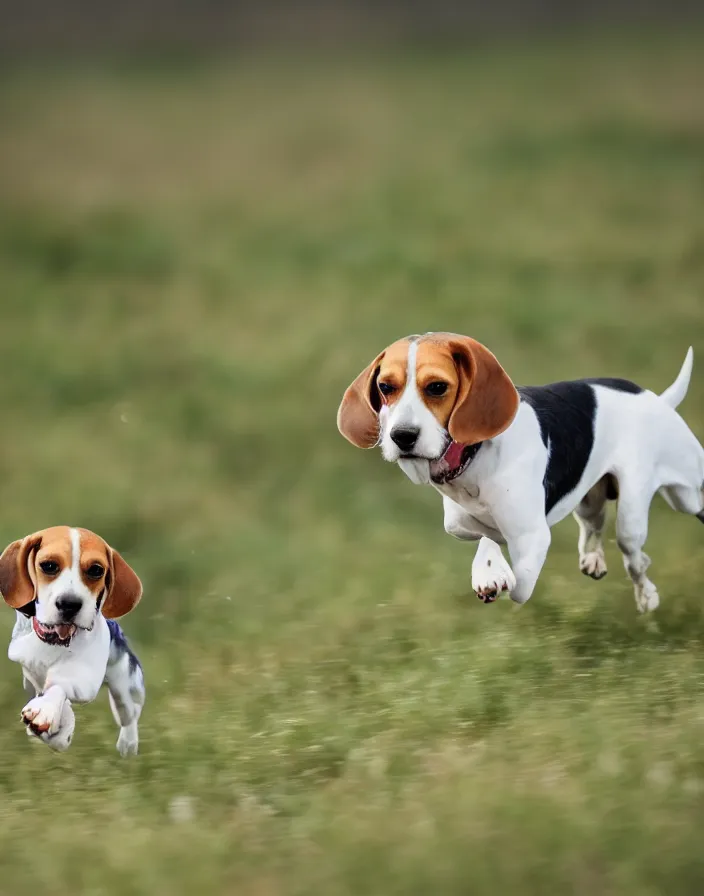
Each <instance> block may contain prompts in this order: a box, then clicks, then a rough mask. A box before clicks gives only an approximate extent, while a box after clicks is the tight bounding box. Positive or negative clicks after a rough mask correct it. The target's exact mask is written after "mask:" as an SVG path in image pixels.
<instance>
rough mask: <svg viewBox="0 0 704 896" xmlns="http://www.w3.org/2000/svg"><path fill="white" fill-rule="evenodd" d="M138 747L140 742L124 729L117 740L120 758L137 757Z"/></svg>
mask: <svg viewBox="0 0 704 896" xmlns="http://www.w3.org/2000/svg"><path fill="white" fill-rule="evenodd" d="M138 747H139V740H138V739H137V738H136V737H134V735H131V734H130V733H129V732H126V731H125V729H124V728H122V729H121V730H120V736H119V737H118V739H117V752H118V753H119V754H120V756H136V755H137V752H138Z"/></svg>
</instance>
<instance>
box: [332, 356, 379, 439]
mask: <svg viewBox="0 0 704 896" xmlns="http://www.w3.org/2000/svg"><path fill="white" fill-rule="evenodd" d="M385 353H386V350H384V351H383V352H382V353H381V354H380V355H377V357H376V358H374V360H373V361H372V363H371V364H370V365H369V366H368V367H365V368H364V370H363V371H362V372H361V373H360V375H359V376H358V377H357V379H356V380H355V381H354V382H353V383H352V385H351V386H349V387H348V388H347V390H346V391H345V394H344V395H343V396H342V403H341V404H340V407H339V409H338V411H337V428H338V429H339V430H340V432H341V433H342V435H343V436H344V437H345V438H346V439H347V441H348V442H352V444H353V445H356V446H357V448H373V447H374V446H375V445H376V443H377V442H378V440H379V416H378V415H379V411H380V410H381V398H380V397H379V392H378V390H377V387H376V380H377V377H378V376H379V367H380V366H381V361H382V358H383V357H384V354H385Z"/></svg>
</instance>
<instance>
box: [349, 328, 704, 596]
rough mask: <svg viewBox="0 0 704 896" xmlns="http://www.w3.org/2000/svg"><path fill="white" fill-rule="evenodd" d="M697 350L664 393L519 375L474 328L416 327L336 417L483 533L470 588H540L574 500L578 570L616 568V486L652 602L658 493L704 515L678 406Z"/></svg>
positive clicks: (637, 570) (635, 574)
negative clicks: (608, 524) (610, 555)
mask: <svg viewBox="0 0 704 896" xmlns="http://www.w3.org/2000/svg"><path fill="white" fill-rule="evenodd" d="M692 357H693V353H692V349H691V348H690V349H689V351H688V352H687V356H686V358H685V361H684V364H683V365H682V369H681V370H680V373H679V375H678V377H677V379H676V380H675V382H674V383H673V384H672V385H671V386H670V387H669V388H667V389H666V390H665V391H664V392H663V393H662V394H661V395H656V394H655V393H653V392H651V391H649V390H647V389H642V388H641V387H640V386H637V385H635V383H632V382H630V381H628V380H621V379H587V380H574V381H571V382H560V383H553V384H551V385H548V386H528V387H516V386H514V384H513V383H512V382H511V380H510V378H509V376H508V374H507V373H506V371H505V370H504V369H503V367H502V366H501V365H500V364H499V362H498V361H497V360H496V358H495V357H494V355H493V354H492V353H491V352H490V351H489V350H488V349H487V348H486V347H485V346H483V345H481V343H479V342H476V341H475V340H474V339H470V338H468V337H466V336H457V335H454V334H451V333H428V334H426V335H424V336H409V337H407V338H406V339H401V340H399V341H398V342H395V343H393V345H390V346H389V347H388V348H386V349H385V350H384V351H383V352H382V353H381V354H380V355H378V356H377V357H376V358H375V359H374V360H373V361H372V363H371V364H370V365H369V366H368V367H366V368H365V369H364V370H363V371H362V372H361V373H360V374H359V376H358V377H357V379H356V380H355V381H354V382H353V383H352V385H351V386H350V387H349V388H348V389H347V391H346V392H345V394H344V397H343V399H342V404H341V405H340V409H339V411H338V417H337V424H338V428H339V430H340V432H341V433H342V435H343V436H344V437H345V438H346V439H348V440H349V441H350V442H351V443H352V444H353V445H356V446H357V447H359V448H372V447H374V446H376V445H381V451H382V454H383V456H384V458H385V459H386V460H387V461H391V462H396V463H398V465H399V466H400V467H401V469H402V470H403V472H404V473H405V474H406V475H407V476H408V478H409V479H410V480H411V481H412V482H414V483H416V484H429V485H432V486H433V487H434V488H435V489H437V491H439V492H440V494H441V495H442V496H443V505H444V511H445V530H446V531H447V532H448V533H449V534H450V535H454V536H455V537H456V538H459V539H462V540H465V541H479V545H478V547H477V552H476V555H475V557H474V562H473V564H472V587H473V588H474V590H475V591H476V592H477V596H478V597H479V598H480V600H482V601H484V602H485V603H490V602H492V601H494V600H496V598H497V597H498V596H499V595H500V594H501V592H503V591H507V592H509V593H510V596H511V598H512V599H513V600H514V601H516V603H519V604H523V603H525V602H526V601H527V600H528V599H529V598H530V596H531V594H532V593H533V589H534V588H535V584H536V582H537V579H538V576H539V574H540V571H541V569H542V567H543V563H544V562H545V557H546V554H547V551H548V548H549V546H550V527H551V526H554V525H555V523H558V522H559V521H560V520H561V519H563V518H564V517H566V516H567V514H569V513H573V514H574V517H575V519H576V520H577V524H578V526H579V540H578V543H577V547H578V551H579V568H580V570H581V571H582V572H583V573H584V574H585V575H588V576H591V577H592V578H594V579H600V578H602V576H604V575H606V560H605V557H604V546H603V541H602V533H603V529H604V522H605V516H606V502H607V501H610V500H611V501H613V500H616V499H618V509H617V514H616V533H617V541H618V545H619V548H620V549H621V552H622V554H623V560H624V564H625V567H626V571H627V573H628V575H629V576H630V577H631V579H632V581H633V585H634V588H635V597H636V605H637V607H638V610H639V611H640V612H645V611H648V610H654V609H655V608H656V607H657V606H658V603H659V597H658V592H657V589H656V587H655V585H654V584H653V583H652V582H651V581H650V579H648V577H647V576H646V570H647V569H648V566H649V564H650V560H649V558H648V557H647V556H646V554H644V553H643V545H644V544H645V540H646V537H647V534H648V514H649V509H650V503H651V501H652V499H653V497H654V495H655V493H656V492H660V494H661V495H662V496H663V498H664V499H665V501H666V502H667V503H668V504H669V505H670V507H672V508H673V509H674V510H679V511H682V512H683V513H689V514H693V515H695V516H698V517H699V519H700V520H701V521H702V522H704V491H703V486H704V449H703V448H702V446H701V445H700V444H699V442H698V441H697V439H696V438H695V436H694V435H693V433H692V431H691V430H690V429H689V427H688V426H687V424H686V423H685V422H684V420H683V419H682V417H680V415H679V414H678V413H677V412H676V411H675V408H676V407H677V406H678V405H679V404H680V402H681V401H682V399H683V398H684V397H685V395H686V393H687V387H688V386H689V379H690V376H691V373H692ZM502 544H505V545H507V547H508V553H509V556H510V560H511V565H509V563H507V561H506V560H505V559H504V557H503V554H502V552H501V548H500V547H499V545H502Z"/></svg>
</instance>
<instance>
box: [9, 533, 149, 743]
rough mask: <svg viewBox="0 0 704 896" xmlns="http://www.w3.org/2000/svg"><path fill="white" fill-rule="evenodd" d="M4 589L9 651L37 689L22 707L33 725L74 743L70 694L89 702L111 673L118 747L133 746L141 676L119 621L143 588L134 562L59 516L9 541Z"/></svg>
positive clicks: (47, 737)
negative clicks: (9, 616)
mask: <svg viewBox="0 0 704 896" xmlns="http://www.w3.org/2000/svg"><path fill="white" fill-rule="evenodd" d="M0 591H1V592H2V596H3V598H4V599H5V602H6V603H7V604H9V605H10V606H11V607H13V608H14V609H15V610H16V612H17V620H16V622H15V627H14V629H13V631H12V638H11V641H10V647H9V650H8V656H9V658H10V659H11V660H13V661H14V662H16V663H19V664H20V665H21V666H22V673H23V677H24V686H25V690H26V691H28V692H29V693H30V694H32V699H31V700H30V701H29V703H27V705H26V706H25V707H24V709H23V710H22V720H23V721H24V723H25V725H26V726H27V733H28V734H29V735H31V736H35V737H38V738H39V739H40V740H41V741H43V742H44V743H45V744H47V745H48V746H49V747H51V748H52V749H54V750H59V751H63V750H66V749H68V747H69V745H70V743H71V739H72V737H73V731H74V727H75V718H74V714H73V709H72V707H71V704H73V703H90V702H91V701H93V700H94V699H95V698H96V697H97V695H98V691H99V690H100V687H101V685H102V684H103V682H105V684H107V686H108V694H109V698H110V706H111V708H112V712H113V715H114V717H115V721H116V722H117V724H118V725H119V727H120V735H119V737H118V740H117V749H118V751H119V752H120V753H121V754H122V755H123V756H126V755H128V754H131V753H136V752H137V746H138V740H139V738H138V731H137V721H138V719H139V716H140V713H141V711H142V707H143V705H144V697H145V691H144V676H143V673H142V667H141V665H140V663H139V660H138V659H137V657H136V656H135V655H134V653H132V651H131V650H130V648H129V646H128V644H127V641H126V640H125V636H124V634H123V633H122V629H121V628H120V626H119V625H118V624H117V622H115V621H114V620H115V619H117V618H118V617H120V616H124V615H125V614H126V613H129V612H130V610H132V609H133V608H134V607H135V606H136V605H137V603H138V602H139V600H140V598H141V596H142V584H141V582H140V580H139V579H138V578H137V575H136V574H135V573H134V572H133V570H132V569H131V568H130V567H129V566H128V565H127V563H126V562H125V561H124V560H123V559H122V557H121V556H120V555H119V554H118V553H117V551H115V550H113V549H112V548H111V547H110V546H109V545H108V544H107V543H106V542H105V541H103V539H102V538H100V537H99V536H98V535H95V534H94V533H93V532H89V531H88V530H87V529H73V528H69V527H68V526H55V527H53V528H50V529H43V530H42V531H40V532H35V533H34V534H33V535H28V536H27V537H26V538H23V539H21V540H20V541H14V542H12V544H10V545H9V546H8V547H7V548H5V550H4V552H3V554H2V556H0Z"/></svg>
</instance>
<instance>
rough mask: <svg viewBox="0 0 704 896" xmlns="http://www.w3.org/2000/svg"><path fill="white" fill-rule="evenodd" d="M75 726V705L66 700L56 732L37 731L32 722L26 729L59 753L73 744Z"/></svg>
mask: <svg viewBox="0 0 704 896" xmlns="http://www.w3.org/2000/svg"><path fill="white" fill-rule="evenodd" d="M75 727H76V717H75V715H74V714H73V707H72V706H71V703H70V701H68V700H66V701H65V702H64V709H63V712H62V713H61V719H60V721H59V727H58V730H57V731H56V733H55V734H50V733H49V732H48V731H41V732H40V731H37V730H36V729H35V728H34V726H33V725H32V724H31V723H30V724H28V725H27V728H26V731H27V734H28V735H29V736H30V737H32V738H35V739H36V740H40V741H41V742H42V743H43V744H46V745H47V747H49V748H50V749H51V750H55V751H56V752H57V753H63V752H64V751H65V750H68V748H69V747H70V746H71V741H72V740H73V732H74V730H75Z"/></svg>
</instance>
